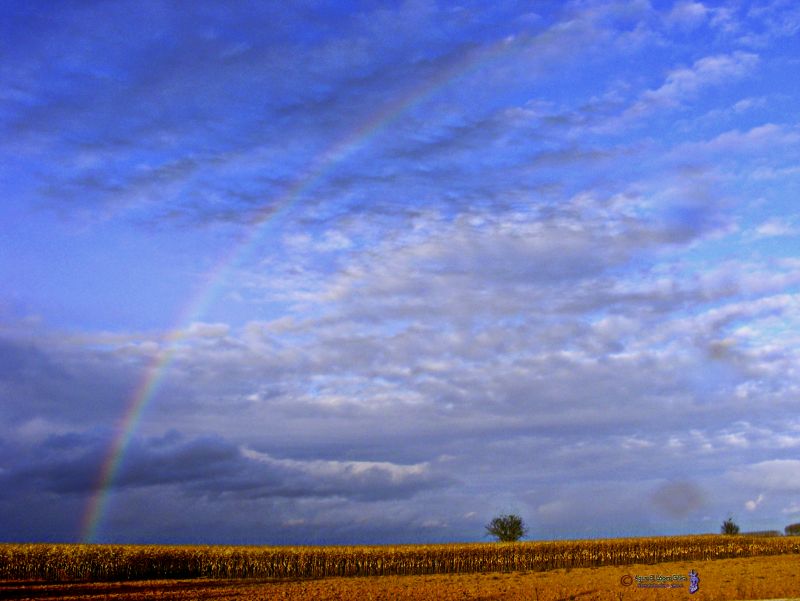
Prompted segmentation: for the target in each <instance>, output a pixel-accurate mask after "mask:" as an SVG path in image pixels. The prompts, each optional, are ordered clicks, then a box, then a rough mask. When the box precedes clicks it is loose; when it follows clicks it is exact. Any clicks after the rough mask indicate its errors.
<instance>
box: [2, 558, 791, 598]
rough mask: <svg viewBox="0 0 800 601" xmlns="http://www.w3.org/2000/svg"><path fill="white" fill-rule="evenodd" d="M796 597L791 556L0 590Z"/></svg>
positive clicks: (42, 593)
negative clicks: (674, 582) (683, 578)
mask: <svg viewBox="0 0 800 601" xmlns="http://www.w3.org/2000/svg"><path fill="white" fill-rule="evenodd" d="M689 570H695V571H696V572H697V573H698V574H699V576H700V588H699V590H698V592H697V593H696V594H695V595H692V596H691V597H690V596H689V593H688V587H687V584H686V583H685V582H683V583H681V584H682V586H681V587H680V588H679V589H677V590H674V589H672V590H669V589H667V590H665V589H640V588H637V586H636V582H635V581H634V582H633V584H631V585H630V586H625V585H623V584H622V579H623V578H624V577H625V576H631V577H633V578H635V576H649V575H651V574H652V575H657V576H658V575H672V574H678V575H685V574H687V573H688V572H689ZM792 596H795V597H800V562H799V560H798V557H797V556H796V555H780V556H773V557H751V558H740V559H718V560H707V561H688V562H687V561H682V562H669V563H662V564H657V565H645V564H634V565H630V566H607V567H603V568H577V569H572V570H569V569H556V570H551V571H547V572H527V573H526V572H511V573H491V572H486V573H479V574H455V575H442V574H438V575H428V576H371V577H363V578H343V577H335V578H325V579H314V580H293V581H279V580H272V581H268V580H259V579H250V580H206V579H195V580H161V581H136V582H126V583H121V582H116V583H71V584H43V583H32V582H27V583H19V582H17V583H10V582H6V583H2V582H0V598H7V599H18V600H24V599H44V598H50V599H52V598H59V599H65V600H75V601H92V600H99V599H114V600H120V601H121V600H127V601H141V600H144V599H152V598H158V599H162V600H164V601H167V600H177V599H188V600H205V599H215V600H218V601H226V600H231V601H232V600H238V601H266V600H273V599H275V600H281V601H308V600H316V601H328V600H330V601H333V600H344V599H354V600H359V601H360V600H373V601H395V600H403V599H407V600H417V601H466V600H472V601H478V600H480V601H490V600H491V601H505V600H508V601H568V600H569V601H573V600H574V601H596V600H604V601H605V600H614V601H625V600H629V601H633V600H638V599H641V600H652V599H686V598H690V599H698V600H701V599H702V600H705V601H722V600H725V601H730V600H732V599H777V598H782V599H786V598H789V597H792Z"/></svg>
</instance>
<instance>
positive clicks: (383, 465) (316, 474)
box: [0, 431, 454, 501]
mask: <svg viewBox="0 0 800 601" xmlns="http://www.w3.org/2000/svg"><path fill="white" fill-rule="evenodd" d="M109 449H110V441H109V440H108V439H107V438H106V439H103V438H101V437H99V436H98V435H96V434H78V433H75V432H72V433H69V434H64V435H57V436H50V437H48V438H47V439H45V440H44V441H43V442H42V443H41V444H38V445H35V446H33V447H30V448H27V449H24V450H22V452H20V450H19V449H18V450H17V452H16V453H15V455H16V456H15V457H9V456H7V457H6V459H5V461H4V465H3V471H2V472H0V480H2V481H3V484H4V488H5V490H7V491H27V492H37V491H38V492H41V493H45V492H49V493H55V494H68V495H69V494H90V493H93V492H95V491H96V490H97V487H98V486H99V482H98V477H99V474H100V471H101V465H102V464H103V463H104V462H105V461H107V454H108V452H109ZM115 461H116V460H115ZM119 461H120V463H119V467H118V473H116V475H115V478H114V480H113V482H112V484H111V485H112V487H113V488H114V489H115V490H126V489H140V488H152V487H163V486H171V487H172V488H173V490H174V491H176V492H177V493H183V494H188V495H192V496H195V495H198V494H199V495H203V496H211V497H214V498H216V497H219V496H225V497H227V496H234V497H238V498H242V499H247V498H249V499H260V498H264V499H266V498H294V499H304V498H327V497H332V498H344V499H353V500H361V501H379V500H391V499H408V498H410V497H412V496H414V495H415V494H417V493H419V492H422V491H425V490H430V489H436V488H441V487H444V486H449V485H452V484H453V482H454V480H453V479H452V478H451V477H449V476H444V475H442V474H440V473H436V471H435V470H432V469H431V468H430V467H429V466H428V465H427V464H416V465H408V466H403V465H395V464H391V463H387V462H359V461H322V460H291V459H275V458H272V457H270V456H269V455H265V454H263V453H257V452H255V451H249V450H243V449H242V448H241V447H240V446H237V445H235V444H233V443H231V442H229V441H227V440H225V439H222V438H220V437H218V436H205V437H198V438H192V439H187V438H185V437H183V436H181V435H179V434H178V433H177V432H175V431H171V432H169V433H167V434H165V435H164V436H162V437H159V438H149V439H135V440H134V441H133V442H132V443H131V445H130V446H129V447H128V448H127V449H126V451H125V454H124V456H123V457H122V458H121V460H119ZM15 494H16V493H15Z"/></svg>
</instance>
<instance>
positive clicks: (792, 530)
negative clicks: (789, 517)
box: [783, 522, 800, 536]
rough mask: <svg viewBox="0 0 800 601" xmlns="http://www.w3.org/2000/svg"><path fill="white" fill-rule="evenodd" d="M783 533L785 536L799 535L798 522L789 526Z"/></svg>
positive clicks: (799, 525) (799, 524) (799, 527)
mask: <svg viewBox="0 0 800 601" xmlns="http://www.w3.org/2000/svg"><path fill="white" fill-rule="evenodd" d="M783 531H784V532H785V533H786V536H797V535H798V534H800V522H798V523H797V524H789V525H788V526H786V528H784V529H783Z"/></svg>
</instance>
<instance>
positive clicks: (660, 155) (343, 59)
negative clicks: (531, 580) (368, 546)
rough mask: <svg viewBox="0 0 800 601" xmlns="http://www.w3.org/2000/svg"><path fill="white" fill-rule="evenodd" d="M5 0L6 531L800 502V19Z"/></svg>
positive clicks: (139, 536)
mask: <svg viewBox="0 0 800 601" xmlns="http://www.w3.org/2000/svg"><path fill="white" fill-rule="evenodd" d="M0 10H2V18H0V27H2V32H1V33H0V47H1V49H2V51H1V52H0V84H1V85H0V131H1V132H2V134H1V135H0V156H1V157H2V160H0V195H2V198H3V199H4V200H3V202H2V203H0V220H2V223H3V228H2V232H0V281H2V282H3V286H2V288H1V289H0V399H1V400H2V404H0V417H2V419H0V433H1V434H2V436H1V437H0V449H1V450H2V453H1V454H0V456H1V457H2V460H0V483H2V485H1V486H0V491H2V492H0V536H1V537H2V539H3V540H9V541H11V540H14V541H37V540H47V541H76V540H80V539H81V536H82V516H83V515H85V514H86V511H87V507H89V505H90V503H91V498H92V493H93V492H94V491H95V489H96V487H97V483H98V480H99V478H100V469H101V465H102V463H103V461H104V459H105V458H106V457H107V456H108V454H109V452H110V449H112V447H113V444H114V440H115V438H116V437H117V436H118V432H119V429H120V427H122V420H123V419H124V416H125V414H126V411H127V410H128V409H129V408H130V406H131V403H132V401H133V400H134V399H135V395H136V391H137V390H138V389H139V388H140V387H141V385H142V383H143V382H145V381H148V380H153V379H154V378H155V377H156V376H157V377H158V380H159V385H158V386H157V387H156V388H155V390H154V393H153V395H152V398H149V399H148V401H147V403H146V404H145V407H144V410H143V412H142V414H141V419H140V421H138V422H137V423H136V427H135V429H133V430H132V431H131V432H130V434H131V439H130V443H129V444H128V445H127V446H126V448H125V452H124V454H123V459H122V461H121V463H120V465H119V469H118V471H117V472H116V474H115V477H114V479H113V481H112V482H111V487H110V492H109V497H108V503H107V505H106V506H105V509H104V511H103V514H102V516H101V520H100V522H99V523H98V525H97V529H96V531H95V533H94V537H93V539H94V540H97V541H99V542H155V543H256V544H260V543H264V544H333V543H337V544H339V543H406V542H446V541H469V540H483V539H484V534H485V532H484V525H485V524H486V523H488V521H489V520H490V519H491V518H492V517H493V516H494V515H497V514H498V513H507V512H514V513H518V514H520V515H521V516H523V517H524V519H525V520H526V523H527V524H528V526H529V529H530V537H531V538H567V537H600V536H629V535H652V534H681V533H696V532H716V531H718V530H719V526H720V524H721V522H722V521H723V520H724V519H725V518H726V517H728V516H729V515H732V516H734V518H735V519H736V521H737V522H739V523H740V525H741V526H742V527H743V529H744V530H761V529H782V528H783V527H784V526H785V525H786V524H789V523H792V522H797V521H800V457H798V454H799V453H800V419H798V417H797V416H798V415H799V414H800V411H798V409H800V396H798V391H800V371H798V368H797V366H798V365H800V363H798V359H800V337H798V334H797V332H798V331H800V329H799V328H798V326H800V296H799V293H800V289H799V287H800V256H798V242H799V241H800V238H799V237H798V236H800V215H798V212H797V208H796V205H797V195H798V191H799V189H800V162H798V160H799V159H800V126H799V124H798V121H797V106H798V103H799V102H800V97H799V96H800V90H798V83H797V82H798V81H800V77H798V76H797V75H798V70H799V69H800V59H799V58H798V57H800V44H799V43H798V33H799V32H800V9H799V8H798V7H797V6H796V5H795V3H794V2H789V1H780V0H774V1H765V2H724V3H719V2H707V3H701V2H693V1H679V2H648V1H644V0H643V1H634V2H613V1H592V0H584V1H579V2H528V3H526V2H494V3H486V2H465V3H455V2H452V3H436V2H431V1H428V0H415V1H409V2H385V3H381V2H350V3H345V2H336V3H328V4H327V5H324V4H322V3H311V2H280V3H269V2H266V3H264V2H253V3H249V2H235V3H226V4H225V5H224V6H223V5H221V4H219V3H205V2H194V3H192V5H191V7H190V8H188V7H187V6H186V5H184V4H179V3H169V2H152V1H145V2H142V1H137V2H113V3H101V2H61V3H26V2H17V3H10V4H8V5H7V6H4V7H3V8H2V9H0ZM154 365H155V366H158V367H157V369H155V370H154V368H153V366H154Z"/></svg>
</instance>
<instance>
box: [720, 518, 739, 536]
mask: <svg viewBox="0 0 800 601" xmlns="http://www.w3.org/2000/svg"><path fill="white" fill-rule="evenodd" d="M720 530H721V532H722V534H739V526H737V525H736V522H734V521H733V518H732V517H729V518H728V519H727V520H725V521H724V522H722V528H721V529H720Z"/></svg>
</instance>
